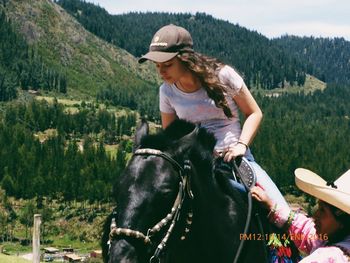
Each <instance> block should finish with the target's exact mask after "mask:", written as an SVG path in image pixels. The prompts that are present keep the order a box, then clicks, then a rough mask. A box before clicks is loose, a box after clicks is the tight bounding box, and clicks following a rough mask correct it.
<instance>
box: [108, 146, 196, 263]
mask: <svg viewBox="0 0 350 263" xmlns="http://www.w3.org/2000/svg"><path fill="white" fill-rule="evenodd" d="M135 155H147V156H152V155H154V156H159V157H161V158H163V159H165V160H167V161H168V162H170V163H171V164H172V165H173V166H174V167H175V168H176V169H177V171H178V174H179V176H180V182H179V191H178V193H177V196H176V199H175V202H174V204H173V206H172V208H171V211H170V212H169V213H168V214H167V215H166V217H164V218H163V219H162V220H160V221H159V222H158V223H157V224H156V225H155V226H153V227H152V228H149V229H148V231H147V234H146V235H145V234H144V233H142V232H140V231H136V230H132V229H129V228H120V227H117V223H116V219H115V217H113V218H112V221H111V226H110V230H111V231H110V234H109V241H108V244H109V250H110V248H111V242H112V240H113V239H116V238H118V237H133V238H135V239H137V240H141V241H143V243H144V244H145V245H152V236H153V235H155V234H156V233H158V232H160V231H161V230H162V229H163V228H164V227H166V226H167V225H168V224H169V222H170V221H171V224H170V226H169V227H168V229H167V231H166V233H165V235H164V237H163V238H162V240H161V241H160V243H159V244H158V246H157V248H156V250H155V252H154V254H153V256H152V257H151V258H150V261H149V262H150V263H153V262H157V261H158V262H160V254H161V252H162V251H163V250H164V248H165V247H166V245H167V243H168V240H169V237H170V235H171V234H172V232H173V230H174V227H175V225H176V222H177V221H178V220H179V218H180V213H181V208H182V205H183V202H184V200H185V197H186V191H187V195H188V196H189V197H190V198H191V199H193V193H192V191H191V185H190V172H191V164H190V161H189V160H185V162H184V166H183V167H182V166H181V165H180V164H179V163H178V162H177V161H176V160H174V159H173V158H172V157H171V156H169V155H168V154H166V153H164V152H162V151H160V150H156V149H149V148H145V149H138V150H136V151H135V152H134V156H135ZM192 217H193V213H192V212H189V213H188V214H187V220H186V224H187V226H186V228H185V234H186V233H188V232H189V231H190V226H191V224H192ZM185 234H184V235H183V236H181V240H184V239H185V238H186V237H185Z"/></svg>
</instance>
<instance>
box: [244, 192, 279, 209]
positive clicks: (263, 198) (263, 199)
mask: <svg viewBox="0 0 350 263" xmlns="http://www.w3.org/2000/svg"><path fill="white" fill-rule="evenodd" d="M250 192H251V193H252V197H253V198H254V199H255V200H257V201H259V202H260V203H261V204H262V205H263V206H264V207H265V208H267V209H268V210H271V209H272V208H273V207H274V205H275V204H274V202H273V201H272V199H271V198H270V197H269V195H268V194H267V193H266V192H265V190H263V189H262V188H261V187H259V186H253V187H252V188H251V189H250Z"/></svg>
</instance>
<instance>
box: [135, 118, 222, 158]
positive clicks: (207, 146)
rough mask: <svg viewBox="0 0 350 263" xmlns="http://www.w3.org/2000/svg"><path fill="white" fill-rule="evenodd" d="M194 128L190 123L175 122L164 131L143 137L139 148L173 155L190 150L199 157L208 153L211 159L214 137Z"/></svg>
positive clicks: (200, 128) (203, 129) (201, 129)
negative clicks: (198, 153)
mask: <svg viewBox="0 0 350 263" xmlns="http://www.w3.org/2000/svg"><path fill="white" fill-rule="evenodd" d="M196 128H197V126H196V125H195V124H193V123H191V122H187V121H185V120H175V121H174V122H172V123H171V124H170V125H169V126H168V127H167V128H166V129H165V130H163V131H161V132H159V133H157V134H151V135H147V136H144V137H143V138H142V139H141V143H140V145H139V148H152V149H157V150H160V151H171V152H172V153H173V154H174V155H177V154H180V153H181V152H183V150H184V149H185V148H187V149H188V148H192V149H195V150H196V152H200V153H201V155H203V154H204V153H205V152H208V153H210V157H211V158H212V155H211V154H212V152H213V149H214V146H215V143H216V139H215V137H214V135H213V134H212V133H209V132H208V131H207V130H206V129H205V128H203V127H198V130H195V129H196ZM191 133H193V134H191ZM191 135H193V136H191Z"/></svg>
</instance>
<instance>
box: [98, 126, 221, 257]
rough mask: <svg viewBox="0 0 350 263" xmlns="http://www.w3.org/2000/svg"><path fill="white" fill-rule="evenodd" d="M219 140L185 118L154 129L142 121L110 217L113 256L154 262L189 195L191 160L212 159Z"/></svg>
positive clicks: (118, 185)
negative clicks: (163, 128)
mask: <svg viewBox="0 0 350 263" xmlns="http://www.w3.org/2000/svg"><path fill="white" fill-rule="evenodd" d="M214 145H215V139H214V137H213V136H212V135H211V134H208V133H207V132H206V131H205V130H204V129H202V128H197V127H196V126H195V125H194V124H191V123H188V122H185V121H175V122H174V123H173V124H171V125H170V126H169V127H168V128H167V129H166V130H164V131H162V132H160V133H158V134H155V135H148V127H147V124H146V123H142V125H141V126H140V127H139V128H138V130H137V132H136V136H135V147H134V154H133V157H132V158H131V160H130V162H129V163H128V165H127V167H126V169H125V171H124V172H123V174H122V176H121V177H120V178H118V182H117V184H116V187H117V189H116V202H117V209H116V211H115V212H114V214H113V215H112V216H110V218H109V220H107V225H108V226H111V230H112V231H111V235H112V237H113V238H112V239H111V241H110V249H109V255H108V257H109V262H118V263H123V262H125V263H126V262H130V263H131V262H138V263H141V262H149V260H150V258H151V257H152V255H154V253H155V250H156V247H157V246H158V245H159V244H161V243H162V242H163V244H164V242H165V243H166V242H167V241H168V239H169V237H167V238H166V234H167V232H169V229H171V230H172V229H173V228H172V227H171V225H172V223H174V222H175V221H176V220H175V218H176V217H178V214H179V213H180V210H181V207H182V205H183V201H184V199H185V196H188V195H190V194H189V192H190V189H189V187H188V181H189V179H188V178H187V175H186V173H187V169H188V167H189V166H191V164H190V163H188V162H190V161H192V160H193V158H195V159H196V158H197V159H198V158H199V159H203V160H204V159H207V160H211V159H212V150H213V147H214ZM194 156H195V157H194ZM194 161H196V160H194ZM174 224H175V223H174ZM173 227H174V226H173ZM170 232H171V231H170ZM164 238H166V239H164ZM170 238H171V237H170ZM158 250H159V249H158ZM104 254H105V256H106V254H107V253H106V249H105V251H104ZM105 259H106V258H105Z"/></svg>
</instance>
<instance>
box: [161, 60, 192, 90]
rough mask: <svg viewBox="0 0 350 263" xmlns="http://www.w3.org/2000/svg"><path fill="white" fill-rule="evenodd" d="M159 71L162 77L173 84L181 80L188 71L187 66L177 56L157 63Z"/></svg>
mask: <svg viewBox="0 0 350 263" xmlns="http://www.w3.org/2000/svg"><path fill="white" fill-rule="evenodd" d="M155 64H156V67H157V70H158V73H159V75H160V76H161V78H162V79H163V80H164V81H165V82H168V83H170V84H173V83H175V82H177V81H179V80H180V78H181V77H183V76H184V74H185V73H186V72H187V69H186V67H185V66H184V65H183V64H182V63H181V61H180V59H178V58H177V57H175V58H173V59H170V60H168V61H166V62H162V63H155Z"/></svg>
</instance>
